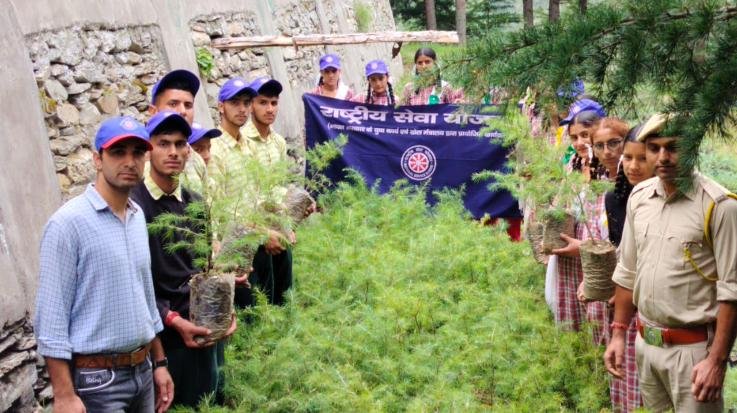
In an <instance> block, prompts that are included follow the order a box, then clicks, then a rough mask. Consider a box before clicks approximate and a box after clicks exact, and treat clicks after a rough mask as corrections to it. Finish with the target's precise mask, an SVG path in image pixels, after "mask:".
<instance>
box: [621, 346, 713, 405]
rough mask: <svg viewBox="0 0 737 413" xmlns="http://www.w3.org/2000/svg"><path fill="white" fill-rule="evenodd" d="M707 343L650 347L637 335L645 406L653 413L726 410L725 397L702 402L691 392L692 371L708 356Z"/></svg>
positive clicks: (638, 358)
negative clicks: (714, 400) (710, 401)
mask: <svg viewBox="0 0 737 413" xmlns="http://www.w3.org/2000/svg"><path fill="white" fill-rule="evenodd" d="M707 349H708V347H707V342H706V341H704V342H703V343H696V344H687V345H678V346H676V345H673V346H669V345H667V344H665V345H664V347H657V346H651V345H650V344H647V343H645V340H643V339H642V337H641V336H640V335H639V334H638V335H637V339H636V340H635V358H636V361H637V371H638V373H639V376H640V392H641V394H642V401H643V403H644V405H645V407H646V408H647V409H649V410H651V411H653V412H665V411H668V410H673V411H675V412H676V413H681V412H683V413H686V412H688V413H691V412H694V413H700V412H704V413H711V412H722V411H723V410H724V400H721V399H720V400H719V401H716V402H712V403H702V402H699V401H697V400H696V398H695V397H694V395H693V394H692V393H691V371H692V370H693V367H694V366H695V365H696V364H697V363H698V362H699V361H701V360H703V359H705V358H706V355H707Z"/></svg>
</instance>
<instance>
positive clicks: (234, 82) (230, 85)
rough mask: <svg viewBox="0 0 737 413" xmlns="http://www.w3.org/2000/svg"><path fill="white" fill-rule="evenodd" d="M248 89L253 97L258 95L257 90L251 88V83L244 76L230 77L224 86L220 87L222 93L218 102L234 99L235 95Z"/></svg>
mask: <svg viewBox="0 0 737 413" xmlns="http://www.w3.org/2000/svg"><path fill="white" fill-rule="evenodd" d="M243 91H247V92H248V93H249V94H250V95H251V96H252V97H253V96H256V91H255V90H253V89H251V85H249V84H248V82H246V80H245V79H243V78H242V77H234V78H231V79H229V80H228V81H227V82H225V84H224V85H223V87H221V88H220V94H219V95H218V102H225V101H226V100H230V99H233V96H235V95H237V94H239V93H241V92H243Z"/></svg>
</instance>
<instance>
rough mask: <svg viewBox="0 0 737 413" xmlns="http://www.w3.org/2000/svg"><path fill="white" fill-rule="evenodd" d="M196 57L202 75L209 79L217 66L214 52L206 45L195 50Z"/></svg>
mask: <svg viewBox="0 0 737 413" xmlns="http://www.w3.org/2000/svg"><path fill="white" fill-rule="evenodd" d="M195 59H196V60H197V67H198V68H199V69H200V74H201V75H202V77H204V78H206V79H209V78H210V75H212V69H213V68H214V67H215V57H214V56H213V55H212V52H211V51H209V50H207V48H205V47H198V48H197V50H196V51H195Z"/></svg>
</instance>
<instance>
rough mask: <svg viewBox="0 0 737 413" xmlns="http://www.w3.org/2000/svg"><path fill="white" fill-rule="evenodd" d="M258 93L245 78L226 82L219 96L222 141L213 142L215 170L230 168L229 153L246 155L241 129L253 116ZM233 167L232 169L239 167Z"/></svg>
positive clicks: (212, 152)
mask: <svg viewBox="0 0 737 413" xmlns="http://www.w3.org/2000/svg"><path fill="white" fill-rule="evenodd" d="M254 96H256V91H254V90H253V89H251V87H250V84H249V83H248V82H246V81H245V80H244V79H243V78H240V77H234V78H231V79H230V80H228V81H227V82H225V84H224V85H223V87H222V88H220V93H219V94H218V112H219V113H220V126H219V127H218V129H220V131H221V132H222V134H223V137H222V139H218V140H217V141H215V142H212V149H211V157H212V160H213V163H214V164H215V166H214V168H215V169H223V170H224V168H228V165H227V163H228V153H229V152H230V151H232V150H238V151H240V152H241V153H246V152H247V151H248V148H247V147H246V141H245V139H243V138H242V135H241V128H242V127H243V125H245V124H246V121H248V117H249V116H250V114H251V100H252V99H253V97H254ZM237 166H238V165H231V166H230V167H237Z"/></svg>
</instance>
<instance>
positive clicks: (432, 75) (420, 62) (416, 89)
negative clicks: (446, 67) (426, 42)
mask: <svg viewBox="0 0 737 413" xmlns="http://www.w3.org/2000/svg"><path fill="white" fill-rule="evenodd" d="M414 61H415V70H414V72H415V73H414V75H415V79H414V81H413V82H410V83H408V84H407V85H406V86H405V87H404V91H403V92H402V98H401V99H400V103H401V104H402V105H433V104H437V103H462V102H463V90H460V89H458V90H454V89H453V88H452V87H451V86H450V84H449V83H448V82H446V81H444V80H442V78H441V77H440V70H439V67H438V64H437V55H436V54H435V51H434V50H433V49H431V48H429V47H421V48H419V49H417V52H415V60H414Z"/></svg>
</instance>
